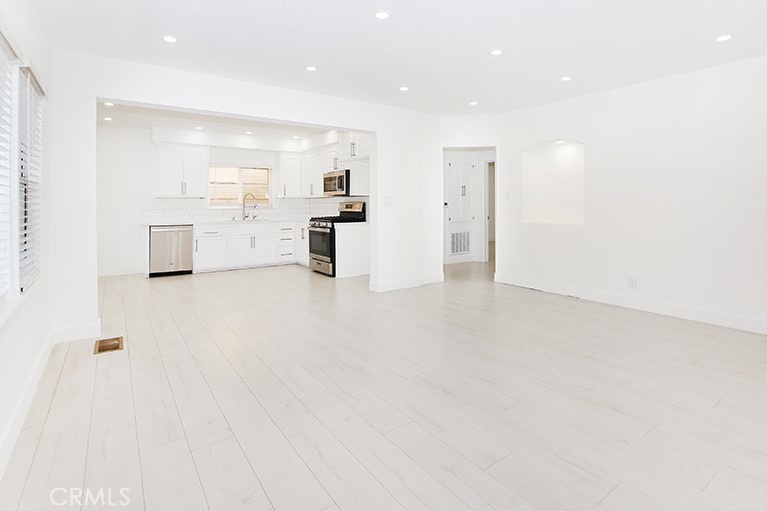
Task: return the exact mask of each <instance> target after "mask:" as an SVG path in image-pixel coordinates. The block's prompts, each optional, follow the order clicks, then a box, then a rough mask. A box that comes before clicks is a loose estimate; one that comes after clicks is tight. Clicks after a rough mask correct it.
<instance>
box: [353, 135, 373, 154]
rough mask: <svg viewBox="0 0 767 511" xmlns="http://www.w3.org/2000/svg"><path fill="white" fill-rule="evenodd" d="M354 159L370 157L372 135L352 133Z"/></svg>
mask: <svg viewBox="0 0 767 511" xmlns="http://www.w3.org/2000/svg"><path fill="white" fill-rule="evenodd" d="M351 138H352V147H351V150H352V158H367V157H368V156H370V135H368V134H367V133H360V132H357V131H355V132H352V137H351Z"/></svg>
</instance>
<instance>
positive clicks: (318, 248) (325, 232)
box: [309, 202, 365, 277]
mask: <svg viewBox="0 0 767 511" xmlns="http://www.w3.org/2000/svg"><path fill="white" fill-rule="evenodd" d="M338 212H339V214H338V216H317V217H312V218H310V219H309V267H310V268H311V269H312V270H314V271H318V272H320V273H324V274H325V275H330V276H331V277H335V276H336V266H335V259H336V238H335V237H336V233H335V224H337V223H345V222H364V221H365V203H364V202H342V203H340V204H339V205H338Z"/></svg>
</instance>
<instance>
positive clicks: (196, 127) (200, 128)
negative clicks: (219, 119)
mask: <svg viewBox="0 0 767 511" xmlns="http://www.w3.org/2000/svg"><path fill="white" fill-rule="evenodd" d="M194 129H196V130H202V126H195V128H194Z"/></svg>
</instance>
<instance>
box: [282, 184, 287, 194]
mask: <svg viewBox="0 0 767 511" xmlns="http://www.w3.org/2000/svg"><path fill="white" fill-rule="evenodd" d="M287 195H288V185H282V196H283V197H286V196H287Z"/></svg>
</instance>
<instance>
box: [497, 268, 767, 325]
mask: <svg viewBox="0 0 767 511" xmlns="http://www.w3.org/2000/svg"><path fill="white" fill-rule="evenodd" d="M495 282H498V283H499V284H510V285H513V286H520V287H528V288H532V289H537V290H540V291H546V292H547V293H554V294H559V295H566V296H576V297H578V298H583V299H584V300H591V301H594V302H599V303H607V304H610V305H618V306H620V307H626V308H629V309H637V310H641V311H645V312H654V313H656V314H663V315H664V316H673V317H677V318H682V319H689V320H692V321H700V322H702V323H709V324H712V325H718V326H724V327H728V328H735V329H738V330H746V331H749V332H756V333H759V334H767V320H764V319H759V318H751V317H746V316H738V315H734V314H729V313H725V312H719V311H711V310H706V309H698V308H695V307H688V306H686V305H679V304H673V303H666V302H658V301H654V300H647V299H645V298H636V297H633V296H626V295H619V294H615V293H609V292H606V291H597V290H594V289H585V288H576V287H571V286H566V285H562V284H555V283H552V282H543V281H534V280H527V279H522V278H518V277H514V276H511V275H502V274H498V273H496V274H495Z"/></svg>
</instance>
